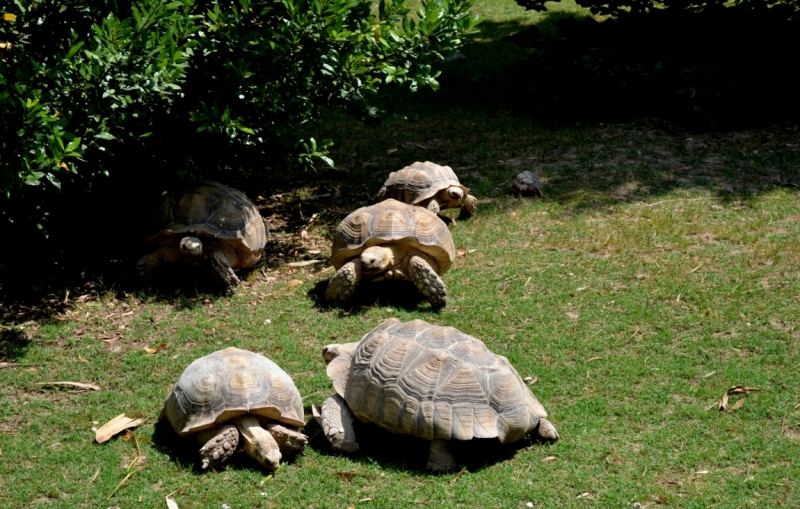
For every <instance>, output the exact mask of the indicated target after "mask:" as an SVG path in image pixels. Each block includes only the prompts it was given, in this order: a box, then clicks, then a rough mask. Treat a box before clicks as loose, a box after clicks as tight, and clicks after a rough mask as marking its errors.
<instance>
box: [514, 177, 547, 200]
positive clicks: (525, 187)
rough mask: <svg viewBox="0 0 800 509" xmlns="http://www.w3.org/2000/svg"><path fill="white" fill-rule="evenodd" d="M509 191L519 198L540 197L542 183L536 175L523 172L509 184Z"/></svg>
mask: <svg viewBox="0 0 800 509" xmlns="http://www.w3.org/2000/svg"><path fill="white" fill-rule="evenodd" d="M511 189H512V190H513V191H514V192H516V193H517V194H518V195H519V196H538V197H539V198H541V197H542V181H541V180H540V179H539V177H537V176H536V174H534V173H531V172H529V171H523V172H522V173H520V174H519V175H517V177H516V178H515V179H514V182H512V183H511Z"/></svg>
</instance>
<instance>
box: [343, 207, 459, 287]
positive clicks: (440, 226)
mask: <svg viewBox="0 0 800 509" xmlns="http://www.w3.org/2000/svg"><path fill="white" fill-rule="evenodd" d="M390 243H396V244H402V245H405V246H407V247H409V248H411V249H417V250H419V251H422V252H424V253H426V254H428V255H430V256H432V257H433V258H434V259H435V260H436V263H437V264H438V265H439V270H438V271H437V272H438V273H439V274H444V273H445V272H447V270H449V269H450V266H451V265H452V264H453V260H455V256H456V248H455V245H454V244H453V238H452V237H451V236H450V230H448V229H447V225H445V224H444V222H442V220H441V219H439V218H438V217H436V214H434V213H433V212H430V211H429V210H427V209H424V208H422V207H415V206H413V205H407V204H405V203H403V202H399V201H397V200H392V199H390V200H385V201H382V202H380V203H376V204H375V205H371V206H368V207H362V208H360V209H358V210H356V211H355V212H353V213H351V214H350V215H349V216H347V217H346V218H344V220H343V221H342V222H341V223H339V226H337V227H336V232H335V233H334V236H333V248H332V258H333V266H334V268H336V269H337V270H338V269H339V268H340V267H341V266H342V265H344V264H345V263H346V262H347V261H348V260H351V259H352V258H354V257H356V256H359V255H360V254H361V253H362V252H363V251H364V250H365V249H367V248H370V247H372V246H379V245H383V244H390Z"/></svg>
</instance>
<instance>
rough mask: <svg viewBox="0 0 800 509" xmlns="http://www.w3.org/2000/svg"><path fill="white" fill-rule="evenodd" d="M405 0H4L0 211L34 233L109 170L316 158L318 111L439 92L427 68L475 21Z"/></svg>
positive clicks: (120, 173) (175, 171)
mask: <svg viewBox="0 0 800 509" xmlns="http://www.w3.org/2000/svg"><path fill="white" fill-rule="evenodd" d="M404 2H405V0H380V2H375V1H373V0H266V1H262V2H254V1H251V0H228V1H210V0H173V1H168V0H138V1H129V0H118V1H115V0H73V1H71V2H62V1H59V0H37V1H29V0H14V1H13V2H11V1H5V2H3V4H4V5H3V7H2V8H0V15H2V16H3V18H2V20H0V116H2V119H3V121H2V122H1V123H0V192H2V196H1V197H0V213H2V217H1V218H0V222H2V223H4V226H7V225H8V224H9V222H13V223H14V224H16V225H20V224H30V225H38V227H39V228H40V229H43V230H46V229H48V216H49V215H51V214H52V211H54V210H58V204H59V200H61V199H62V198H64V197H65V196H66V197H69V196H70V195H74V196H79V195H80V196H83V195H85V194H86V193H87V192H90V191H91V190H92V189H101V188H103V181H105V180H108V179H106V177H107V176H109V175H111V176H112V177H114V176H117V177H119V178H120V179H121V181H132V180H144V179H158V180H160V181H161V182H162V185H165V186H166V185H169V184H170V183H171V182H172V181H173V180H174V179H176V178H179V177H181V176H186V175H190V176H202V175H208V174H209V173H211V174H213V173H214V172H215V171H220V170H222V171H230V170H242V169H243V166H244V165H251V166H258V165H261V167H263V166H264V165H263V159H264V158H271V159H275V158H276V157H283V156H285V155H288V154H293V156H292V157H296V158H299V159H300V160H299V161H297V159H295V164H297V163H298V162H299V163H300V164H312V163H313V161H315V160H317V161H318V160H320V159H322V160H327V157H326V147H328V146H329V145H330V144H331V141H330V140H321V141H316V140H314V139H313V137H311V136H308V134H307V133H309V132H310V131H311V129H310V127H309V126H310V125H312V124H313V121H314V120H315V119H316V118H317V115H318V112H319V109H320V107H323V106H327V105H340V106H344V107H346V108H351V109H356V110H357V111H359V112H362V113H366V114H374V113H376V112H375V111H374V109H373V108H372V107H371V106H370V98H371V97H372V96H373V95H374V94H376V93H377V92H378V91H379V90H380V89H381V88H382V87H386V86H406V87H410V88H411V89H416V88H418V87H421V86H430V87H433V88H436V87H437V86H438V84H437V81H436V77H437V76H438V71H435V70H434V69H433V68H432V66H431V64H432V63H435V62H436V61H437V60H439V59H440V58H441V56H442V54H443V53H445V54H446V53H448V52H451V51H453V50H454V49H455V48H457V47H458V46H459V45H460V44H461V37H462V36H463V34H465V33H467V32H469V31H471V30H472V29H473V27H474V26H475V25H476V24H477V20H476V18H475V17H473V16H471V15H470V14H469V11H468V9H469V7H470V5H471V2H472V0H424V1H423V2H422V5H421V7H420V8H419V9H418V12H414V13H412V12H410V11H409V9H407V8H406V7H405V6H404ZM301 133H305V134H304V135H303V136H304V137H303V138H302V139H301ZM134 160H136V161H138V162H137V163H136V164H133V163H132V161H134ZM327 161H329V160H327ZM0 228H2V227H0Z"/></svg>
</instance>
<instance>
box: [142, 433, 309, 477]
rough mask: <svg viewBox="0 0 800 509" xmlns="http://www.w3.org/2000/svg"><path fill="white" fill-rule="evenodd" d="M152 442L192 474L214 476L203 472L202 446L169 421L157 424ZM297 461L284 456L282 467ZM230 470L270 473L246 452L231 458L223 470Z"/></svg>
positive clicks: (211, 471)
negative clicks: (181, 435)
mask: <svg viewBox="0 0 800 509" xmlns="http://www.w3.org/2000/svg"><path fill="white" fill-rule="evenodd" d="M152 441H153V445H155V447H157V448H158V449H159V451H160V452H161V453H164V454H167V455H168V456H169V458H170V460H171V461H172V462H174V463H175V464H177V465H180V466H181V467H183V468H186V469H189V468H191V472H192V474H194V475H203V474H205V473H210V474H211V475H214V473H215V472H214V471H213V470H203V469H202V468H201V466H200V452H199V451H200V444H198V443H197V441H196V440H194V438H182V437H179V436H178V435H177V434H176V433H175V431H174V430H173V429H172V426H170V424H169V423H168V422H167V421H159V422H157V423H156V425H155V427H154V431H153V437H152ZM295 459H296V457H295V456H294V455H290V456H287V455H284V456H283V458H281V466H283V465H291V464H292V463H294V462H295ZM228 468H232V469H237V470H239V469H241V470H255V471H259V472H264V473H268V470H267V469H266V468H264V467H263V466H262V465H261V464H259V463H258V462H257V461H256V460H254V459H253V458H251V457H250V456H249V455H248V454H247V453H245V452H244V451H240V452H237V453H235V454H234V455H233V456H231V458H230V459H229V460H228V461H227V462H226V463H225V464H224V465H223V467H222V469H221V470H226V469H228Z"/></svg>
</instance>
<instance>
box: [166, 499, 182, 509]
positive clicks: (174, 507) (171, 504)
mask: <svg viewBox="0 0 800 509" xmlns="http://www.w3.org/2000/svg"><path fill="white" fill-rule="evenodd" d="M166 501H167V509H180V508H179V507H178V503H177V502H175V500H173V499H172V498H170V497H167V498H166Z"/></svg>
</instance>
